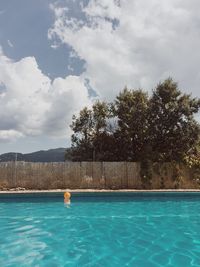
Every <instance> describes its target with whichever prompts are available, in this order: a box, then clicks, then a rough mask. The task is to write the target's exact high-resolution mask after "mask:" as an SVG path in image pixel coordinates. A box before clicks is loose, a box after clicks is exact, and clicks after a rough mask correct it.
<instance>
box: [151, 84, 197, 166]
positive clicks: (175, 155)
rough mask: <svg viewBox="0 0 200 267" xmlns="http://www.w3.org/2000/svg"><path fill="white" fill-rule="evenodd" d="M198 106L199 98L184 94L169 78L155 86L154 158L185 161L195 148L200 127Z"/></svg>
mask: <svg viewBox="0 0 200 267" xmlns="http://www.w3.org/2000/svg"><path fill="white" fill-rule="evenodd" d="M199 108H200V100H198V99H193V98H191V96H190V95H186V94H182V93H181V91H180V90H179V89H178V86H177V83H175V82H173V80H172V79H167V80H165V81H164V82H163V83H161V84H159V85H158V86H157V87H156V89H155V90H154V91H153V96H152V98H151V99H150V105H149V113H148V115H149V119H148V121H149V138H150V143H151V145H152V151H154V152H155V153H154V154H153V160H154V161H158V160H161V161H172V160H176V161H179V160H183V158H184V157H185V155H187V153H188V152H189V151H190V150H192V149H194V148H195V146H196V145H197V144H198V140H199V134H200V128H199V124H198V123H197V122H196V121H195V119H194V114H195V113H197V112H198V110H199Z"/></svg>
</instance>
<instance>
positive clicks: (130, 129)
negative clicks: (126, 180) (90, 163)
mask: <svg viewBox="0 0 200 267" xmlns="http://www.w3.org/2000/svg"><path fill="white" fill-rule="evenodd" d="M147 107H148V95H147V94H146V93H144V92H142V91H141V90H135V91H134V90H128V89H124V90H123V91H122V92H121V93H120V94H119V95H118V96H117V97H116V100H115V102H114V115H115V116H116V117H117V119H118V128H117V131H116V137H117V138H118V140H119V141H120V143H121V149H120V151H121V153H120V156H121V157H120V159H121V160H131V161H139V160H141V159H142V154H143V151H144V146H145V143H146V133H147Z"/></svg>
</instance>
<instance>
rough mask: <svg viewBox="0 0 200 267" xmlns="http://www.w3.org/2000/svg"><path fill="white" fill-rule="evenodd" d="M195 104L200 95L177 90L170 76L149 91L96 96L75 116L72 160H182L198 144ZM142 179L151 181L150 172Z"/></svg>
mask: <svg viewBox="0 0 200 267" xmlns="http://www.w3.org/2000/svg"><path fill="white" fill-rule="evenodd" d="M199 108H200V100H199V99H196V98H192V97H191V96H190V95H186V94H183V93H181V91H180V90H179V88H178V85H177V83H175V82H174V81H173V80H172V79H170V78H169V79H167V80H165V81H164V82H162V83H160V84H158V86H157V87H156V88H155V89H154V90H153V94H152V96H151V97H149V96H148V95H147V94H146V93H145V92H143V91H142V90H128V89H127V88H125V89H124V90H123V91H122V92H121V93H120V94H119V95H118V96H117V97H116V99H115V100H114V101H113V103H110V104H108V103H106V102H100V101H97V102H96V103H95V104H94V105H93V106H92V107H91V108H90V109H89V108H84V109H83V110H81V111H80V113H79V115H78V116H73V119H72V124H71V129H72V131H73V135H72V151H71V156H72V160H74V161H92V160H96V161H140V162H143V163H142V164H144V165H145V164H147V165H148V162H149V161H152V162H159V161H161V162H166V161H178V162H181V161H183V160H184V159H185V157H186V156H189V155H191V154H193V153H194V151H196V149H197V146H198V142H199V135H200V127H199V124H198V123H197V121H196V120H195V118H194V115H195V114H197V113H198V111H199ZM148 168H149V169H150V167H148ZM147 171H148V172H149V170H147ZM177 172H178V171H177ZM175 176H177V177H178V174H177V175H175ZM145 179H147V181H146V182H147V184H148V183H149V184H148V185H147V186H149V187H150V181H151V175H150V173H147V175H146V174H143V180H144V181H145ZM177 179H178V178H176V179H175V180H177ZM161 186H164V184H163V183H161ZM177 186H178V185H177Z"/></svg>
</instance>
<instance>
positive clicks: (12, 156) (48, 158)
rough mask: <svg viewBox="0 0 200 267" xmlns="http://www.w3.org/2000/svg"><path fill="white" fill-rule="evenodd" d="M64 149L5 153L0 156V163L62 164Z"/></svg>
mask: <svg viewBox="0 0 200 267" xmlns="http://www.w3.org/2000/svg"><path fill="white" fill-rule="evenodd" d="M66 150H69V149H66V148H56V149H49V150H40V151H36V152H33V153H28V154H22V153H15V152H10V153H5V154H1V155H0V162H6V161H15V160H17V161H29V162H62V161H64V160H65V151H66Z"/></svg>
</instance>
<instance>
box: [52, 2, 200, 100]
mask: <svg viewBox="0 0 200 267" xmlns="http://www.w3.org/2000/svg"><path fill="white" fill-rule="evenodd" d="M82 6H83V5H82ZM51 8H52V9H53V10H54V12H55V17H56V19H55V24H54V26H53V28H52V29H50V30H49V38H51V39H54V37H56V38H59V39H60V40H61V42H63V43H67V44H69V45H70V46H71V47H72V48H73V49H74V50H75V52H76V53H77V56H78V57H80V58H81V59H84V60H85V62H86V64H85V69H86V70H85V72H84V73H83V74H82V77H84V78H87V79H89V80H90V84H91V86H92V87H93V88H94V89H95V90H97V92H98V93H99V94H100V96H102V97H103V98H109V99H112V98H113V97H114V96H115V95H116V94H117V93H118V92H119V90H121V89H122V88H123V87H124V86H125V85H127V86H128V87H134V88H135V87H143V88H145V89H148V90H151V89H152V88H153V87H154V86H155V84H157V83H158V82H159V81H160V80H163V79H165V78H167V77H168V76H172V77H173V78H174V79H175V80H176V81H178V82H179V84H180V86H181V87H182V88H183V90H185V91H186V92H193V94H194V96H200V91H199V84H200V71H199V64H200V54H199V53H198V50H199V46H200V2H199V0H190V1H187V0H168V1H160V0H132V1H130V0H121V1H119V0H118V1H117V0H90V1H89V2H88V5H87V6H86V7H82V12H83V13H84V15H85V17H86V19H83V18H82V19H81V18H76V17H74V18H72V17H69V12H68V11H66V10H65V9H64V8H62V7H59V6H58V5H55V6H53V5H52V6H51Z"/></svg>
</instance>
